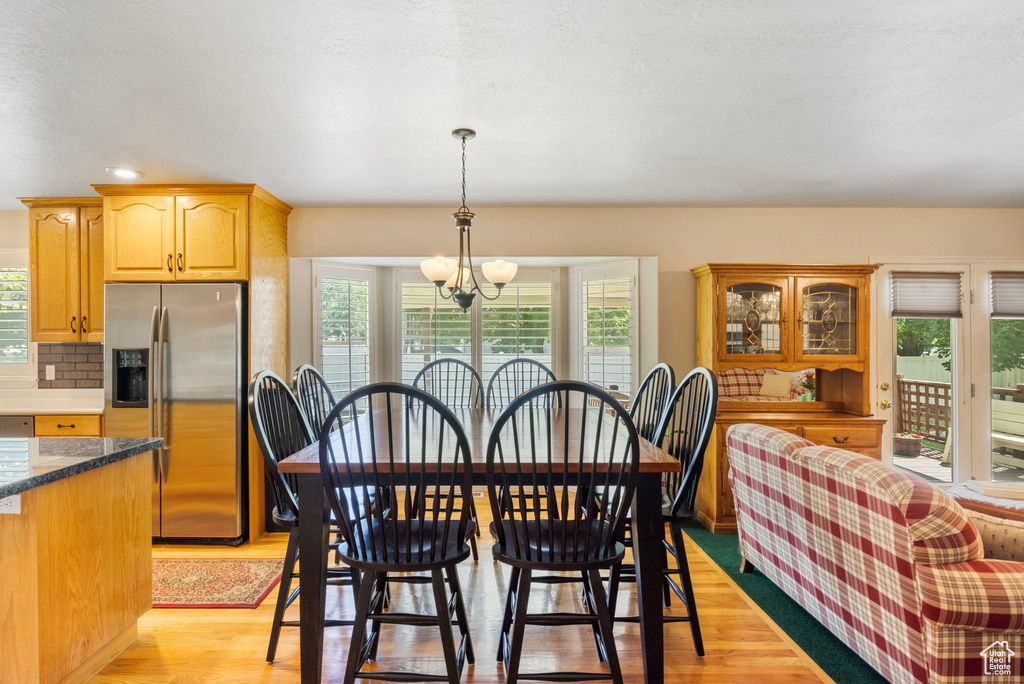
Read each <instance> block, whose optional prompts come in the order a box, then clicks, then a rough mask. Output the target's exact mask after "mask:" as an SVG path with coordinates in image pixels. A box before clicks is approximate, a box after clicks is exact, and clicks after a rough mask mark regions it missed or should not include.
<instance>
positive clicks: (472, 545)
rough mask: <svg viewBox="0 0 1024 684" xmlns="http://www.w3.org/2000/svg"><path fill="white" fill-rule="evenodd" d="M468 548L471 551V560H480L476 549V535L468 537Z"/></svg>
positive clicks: (477, 561)
mask: <svg viewBox="0 0 1024 684" xmlns="http://www.w3.org/2000/svg"><path fill="white" fill-rule="evenodd" d="M469 549H470V550H471V551H472V552H473V562H474V563H479V562H480V553H479V552H478V551H477V550H476V535H473V536H471V537H470V538H469Z"/></svg>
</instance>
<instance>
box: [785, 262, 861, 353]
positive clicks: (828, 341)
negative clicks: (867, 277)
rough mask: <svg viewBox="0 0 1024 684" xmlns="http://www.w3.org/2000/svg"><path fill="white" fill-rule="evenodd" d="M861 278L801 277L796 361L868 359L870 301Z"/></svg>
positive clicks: (796, 299)
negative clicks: (868, 310) (866, 311)
mask: <svg viewBox="0 0 1024 684" xmlns="http://www.w3.org/2000/svg"><path fill="white" fill-rule="evenodd" d="M863 285H864V281H863V280H862V279H861V278H849V277H835V278H797V279H796V293H795V295H796V296H795V301H796V307H797V316H798V318H797V327H796V330H797V334H796V339H795V340H794V359H795V360H796V361H806V362H808V363H809V364H813V363H828V362H832V363H839V362H844V361H845V362H854V361H866V360H867V346H868V321H867V320H866V318H865V310H866V307H867V301H866V297H865V294H866V293H865V292H864V291H863Z"/></svg>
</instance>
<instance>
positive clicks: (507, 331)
mask: <svg viewBox="0 0 1024 684" xmlns="http://www.w3.org/2000/svg"><path fill="white" fill-rule="evenodd" d="M397 275H398V296H399V299H400V301H401V306H400V307H399V308H400V310H401V314H400V315H401V320H400V324H399V325H400V334H399V337H400V344H401V353H400V356H401V372H400V377H401V381H402V382H405V383H411V382H412V381H413V380H414V379H415V378H416V374H417V373H418V372H419V371H420V369H421V368H423V367H424V366H425V365H427V364H428V363H430V362H431V361H434V360H436V359H440V358H456V359H459V360H461V361H465V362H466V363H468V364H470V365H471V366H473V368H475V369H476V370H477V372H479V373H480V377H481V378H482V379H483V382H484V384H485V385H486V383H487V381H488V380H489V379H490V376H491V374H492V373H494V371H495V369H497V367H498V366H500V365H501V364H503V363H505V362H506V361H508V360H510V359H514V358H530V359H535V360H537V361H540V362H541V363H543V364H544V365H546V366H548V367H549V368H552V370H553V371H554V368H553V367H552V364H553V363H554V356H553V351H552V350H553V339H554V334H553V325H552V322H553V320H554V318H553V316H554V300H555V292H556V283H557V270H555V269H545V268H532V269H531V268H527V269H520V270H519V273H518V275H517V277H516V280H515V281H513V282H512V283H509V284H508V285H506V286H505V288H504V289H503V290H502V291H501V294H500V295H499V296H498V298H497V299H495V300H492V301H488V300H485V299H483V298H482V297H479V296H478V297H477V298H476V299H475V301H474V302H473V306H472V307H471V308H470V309H469V311H468V312H463V311H462V309H460V308H459V306H458V305H457V304H456V303H455V302H454V301H453V300H451V299H444V298H443V297H441V295H440V293H439V292H438V290H437V287H435V286H434V284H433V283H430V282H426V281H424V280H423V276H422V274H420V273H419V271H411V270H410V271H404V270H403V271H400V272H399V273H398V274H397ZM483 287H484V288H485V291H486V292H487V293H488V295H491V294H493V293H494V292H495V289H494V288H493V286H491V285H490V284H486V283H485V284H483Z"/></svg>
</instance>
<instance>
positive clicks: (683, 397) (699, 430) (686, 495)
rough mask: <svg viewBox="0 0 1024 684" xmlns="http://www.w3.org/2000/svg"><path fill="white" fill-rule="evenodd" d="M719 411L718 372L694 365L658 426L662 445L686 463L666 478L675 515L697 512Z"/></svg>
mask: <svg viewBox="0 0 1024 684" xmlns="http://www.w3.org/2000/svg"><path fill="white" fill-rule="evenodd" d="M717 412H718V380H717V379H716V378H715V374H714V373H712V372H711V371H710V370H708V369H707V368H703V367H698V368H694V369H693V370H692V371H690V372H689V373H687V374H686V377H685V378H683V380H682V382H680V383H679V386H678V387H676V389H675V391H674V392H673V393H672V397H671V399H670V400H669V405H668V408H667V410H666V412H665V416H664V418H663V419H662V423H661V427H660V428H659V429H658V435H659V437H660V446H661V448H662V449H663V450H665V451H666V452H668V453H669V454H670V455H671V456H673V457H674V458H676V459H678V460H679V462H680V463H681V465H682V468H681V469H680V471H679V472H676V473H669V475H668V478H667V479H666V480H665V481H664V482H665V484H664V493H665V497H666V498H667V500H669V501H671V502H672V509H671V512H672V515H673V516H675V517H679V518H692V517H693V516H695V515H696V512H697V511H696V506H695V505H694V500H695V498H696V496H697V484H698V482H699V481H700V473H701V469H702V468H703V467H704V452H705V451H706V450H707V447H708V440H710V439H711V431H712V430H713V429H714V427H715V414H716V413H717Z"/></svg>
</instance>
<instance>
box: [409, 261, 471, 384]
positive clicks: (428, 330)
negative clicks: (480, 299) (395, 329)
mask: <svg viewBox="0 0 1024 684" xmlns="http://www.w3.org/2000/svg"><path fill="white" fill-rule="evenodd" d="M409 277H410V278H414V277H415V275H411V276H409ZM420 278H421V280H410V281H408V282H400V283H399V298H400V300H401V314H400V315H401V324H400V326H401V328H400V330H401V332H400V337H401V345H402V346H401V364H402V365H401V378H402V382H404V383H406V384H412V381H413V380H414V379H415V378H416V374H417V373H418V372H419V371H420V369H421V368H423V367H424V366H425V365H427V364H428V363H430V362H431V361H435V360H437V359H440V358H455V359H459V360H460V361H465V362H466V363H469V364H472V362H473V326H472V316H473V314H472V309H471V310H470V312H467V313H463V311H462V309H461V308H459V305H458V304H456V303H455V301H454V300H452V299H444V298H442V297H441V295H440V294H439V293H438V290H437V287H436V286H435V285H434V284H433V283H431V282H429V281H427V280H422V276H420ZM485 382H486V380H485Z"/></svg>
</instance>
